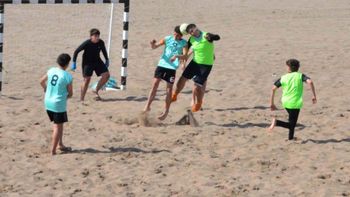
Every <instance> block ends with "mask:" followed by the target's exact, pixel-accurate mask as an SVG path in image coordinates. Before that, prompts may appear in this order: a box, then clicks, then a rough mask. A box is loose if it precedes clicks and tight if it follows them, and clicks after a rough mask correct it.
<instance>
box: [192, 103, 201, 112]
mask: <svg viewBox="0 0 350 197" xmlns="http://www.w3.org/2000/svg"><path fill="white" fill-rule="evenodd" d="M201 108H202V103H196V104H194V105H192V112H197V111H199V110H200V109H201Z"/></svg>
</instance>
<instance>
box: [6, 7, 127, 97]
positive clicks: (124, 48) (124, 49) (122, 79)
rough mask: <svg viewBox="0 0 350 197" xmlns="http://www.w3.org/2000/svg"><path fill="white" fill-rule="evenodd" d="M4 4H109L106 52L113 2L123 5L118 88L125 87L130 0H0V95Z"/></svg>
mask: <svg viewBox="0 0 350 197" xmlns="http://www.w3.org/2000/svg"><path fill="white" fill-rule="evenodd" d="M5 4H111V6H112V7H111V19H110V31H109V40H108V53H109V50H110V40H111V39H110V36H111V33H112V31H111V26H112V15H113V6H114V4H120V5H123V6H124V12H123V30H122V32H123V33H122V53H121V61H122V62H121V70H120V75H121V76H120V89H121V90H125V89H126V79H127V60H128V30H129V9H130V0H0V95H1V92H2V82H3V53H4V51H3V32H4V27H5V24H4V12H5Z"/></svg>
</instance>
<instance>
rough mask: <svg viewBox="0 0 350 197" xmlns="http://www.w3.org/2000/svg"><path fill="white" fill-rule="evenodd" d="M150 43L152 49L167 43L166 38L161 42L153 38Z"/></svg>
mask: <svg viewBox="0 0 350 197" xmlns="http://www.w3.org/2000/svg"><path fill="white" fill-rule="evenodd" d="M150 44H151V48H152V49H156V48H158V47H160V46H162V45H164V44H165V40H164V39H161V40H159V42H157V41H156V40H152V41H151V43H150Z"/></svg>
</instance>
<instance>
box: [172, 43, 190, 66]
mask: <svg viewBox="0 0 350 197" xmlns="http://www.w3.org/2000/svg"><path fill="white" fill-rule="evenodd" d="M187 53H188V48H187V45H186V46H184V47H183V48H182V54H177V55H174V56H173V57H172V58H171V59H170V60H171V61H172V62H173V61H175V60H176V58H179V60H184V61H187Z"/></svg>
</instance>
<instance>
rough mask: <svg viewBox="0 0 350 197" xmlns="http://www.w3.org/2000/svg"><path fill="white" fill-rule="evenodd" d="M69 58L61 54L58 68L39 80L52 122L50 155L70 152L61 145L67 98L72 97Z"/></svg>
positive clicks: (49, 71) (52, 69) (66, 119)
mask: <svg viewBox="0 0 350 197" xmlns="http://www.w3.org/2000/svg"><path fill="white" fill-rule="evenodd" d="M70 60H71V57H70V56H69V55H68V54H64V53H63V54H61V55H59V56H58V58H57V64H58V67H53V68H50V69H49V70H48V71H47V73H46V74H45V75H44V76H43V77H42V78H41V80H40V85H41V86H42V87H43V89H44V92H45V108H46V111H47V114H48V116H49V118H50V121H51V122H53V133H52V148H51V154H52V155H55V154H56V149H57V148H58V149H59V150H61V151H70V150H71V148H70V147H66V146H64V145H63V141H62V138H63V124H64V123H65V122H68V116H67V98H71V97H72V96H73V78H72V75H71V74H70V73H68V72H67V71H66V69H67V67H68V65H69V62H70Z"/></svg>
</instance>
